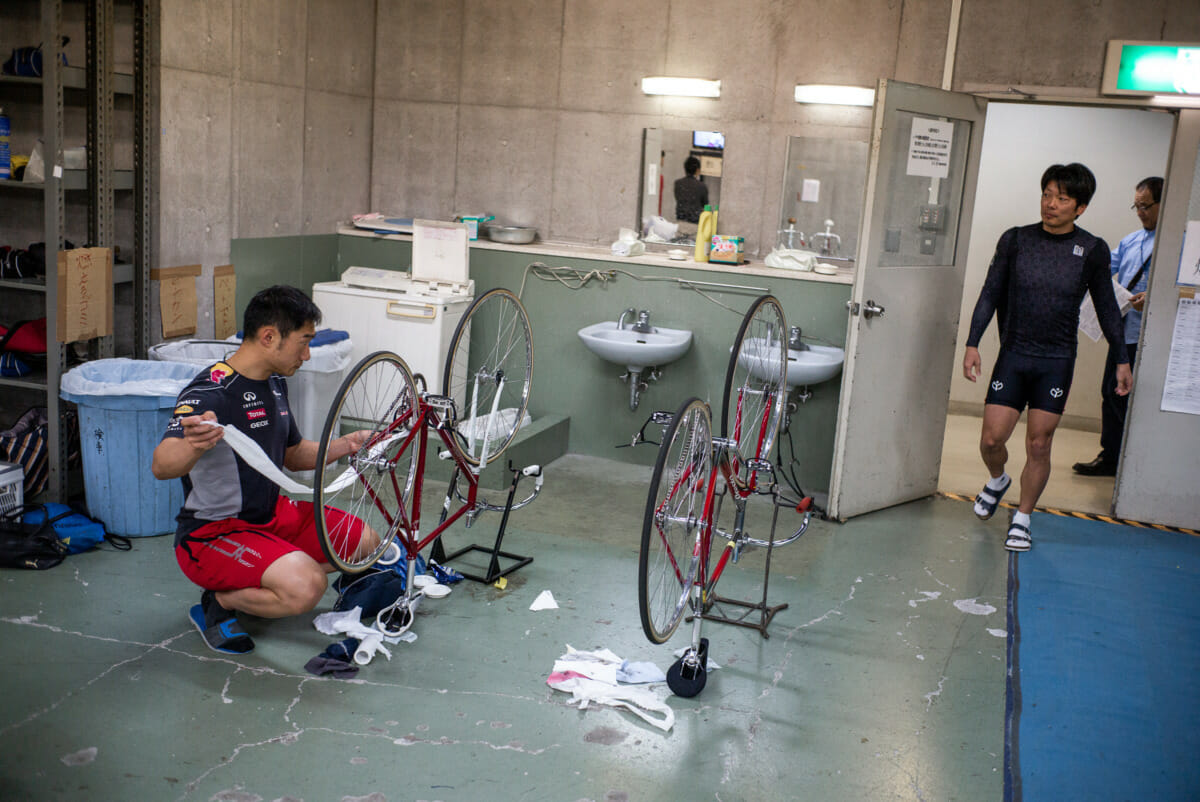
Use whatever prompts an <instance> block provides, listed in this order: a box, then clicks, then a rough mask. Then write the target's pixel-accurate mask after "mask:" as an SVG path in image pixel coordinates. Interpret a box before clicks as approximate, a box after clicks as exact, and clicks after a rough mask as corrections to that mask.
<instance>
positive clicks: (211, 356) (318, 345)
mask: <svg viewBox="0 0 1200 802" xmlns="http://www.w3.org/2000/svg"><path fill="white" fill-rule="evenodd" d="M241 344H242V337H241V332H238V333H237V334H235V335H234V336H232V337H230V338H229V339H227V340H173V341H171V342H164V343H159V344H158V345H154V346H151V347H150V351H149V355H150V358H151V359H154V360H164V361H173V362H191V363H192V364H194V365H199V366H200V367H205V366H207V365H211V364H212V363H213V362H216V361H218V360H221V359H225V358H226V357H228V356H229V355H230V354H232V353H233V352H234V351H236V350H237V348H238V346H239V345H241ZM353 349H354V343H352V342H351V341H350V334H349V333H348V332H345V331H340V330H338V329H319V330H318V331H317V333H316V335H315V336H313V338H312V341H311V342H310V343H309V354H310V359H309V360H308V361H307V362H305V363H304V364H303V365H301V366H300V370H302V371H315V372H317V373H340V372H341V371H343V370H345V369H346V368H348V367H350V355H351V352H352V351H353Z"/></svg>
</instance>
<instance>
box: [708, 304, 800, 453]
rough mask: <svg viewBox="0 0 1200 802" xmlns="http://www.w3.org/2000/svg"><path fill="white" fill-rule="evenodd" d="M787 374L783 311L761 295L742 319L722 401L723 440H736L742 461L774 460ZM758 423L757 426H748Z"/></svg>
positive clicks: (785, 394) (730, 357)
mask: <svg viewBox="0 0 1200 802" xmlns="http://www.w3.org/2000/svg"><path fill="white" fill-rule="evenodd" d="M786 376H787V326H786V324H785V322H784V317H783V307H782V306H780V304H779V301H778V300H777V299H776V298H775V297H774V296H771V295H763V296H761V297H759V298H757V299H756V300H755V301H754V303H753V304H751V306H750V309H749V310H748V311H747V312H746V316H745V317H744V318H742V325H741V326H740V327H739V329H738V333H737V337H736V338H735V339H734V341H733V348H732V349H730V353H729V367H728V369H727V370H726V371H725V392H724V394H723V395H722V397H721V436H722V437H726V438H734V439H736V440H737V447H736V450H737V457H738V460H739V462H741V463H744V462H745V461H746V460H749V459H757V460H766V459H769V458H770V454H771V449H772V448H773V447H774V445H775V438H776V437H777V436H778V434H779V422H780V420H781V419H782V418H783V409H784V405H785V404H786V402H787V382H786ZM731 402H732V404H733V406H732V408H731V406H730V404H731ZM768 404H769V406H768ZM754 421H757V422H758V425H757V426H752V425H747V424H750V423H751V422H754Z"/></svg>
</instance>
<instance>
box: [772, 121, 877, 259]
mask: <svg viewBox="0 0 1200 802" xmlns="http://www.w3.org/2000/svg"><path fill="white" fill-rule="evenodd" d="M866 187H867V143H866V142H855V141H853V140H846V139H825V138H821V137H808V136H790V137H788V147H787V166H786V168H785V171H784V175H783V199H782V201H781V203H780V204H779V236H778V238H777V239H776V242H775V246H776V247H779V246H782V247H792V248H797V249H804V250H810V251H815V252H816V253H817V254H819V255H820V256H821V257H822V258H823V259H825V258H828V259H851V260H852V259H853V258H854V254H855V250H856V249H857V248H858V223H859V218H860V216H861V215H862V205H863V193H864V192H865V191H866ZM791 221H794V222H791ZM789 243H790V245H789Z"/></svg>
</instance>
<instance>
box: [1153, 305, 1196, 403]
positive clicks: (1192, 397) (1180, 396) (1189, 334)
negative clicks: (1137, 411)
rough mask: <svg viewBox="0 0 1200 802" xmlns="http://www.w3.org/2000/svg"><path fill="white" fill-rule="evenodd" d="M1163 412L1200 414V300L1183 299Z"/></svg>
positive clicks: (1165, 388) (1176, 318) (1168, 361)
mask: <svg viewBox="0 0 1200 802" xmlns="http://www.w3.org/2000/svg"><path fill="white" fill-rule="evenodd" d="M1162 410H1163V412H1185V413H1187V414H1189V415H1200V299H1198V298H1180V299H1179V309H1178V310H1176V312H1175V331H1174V333H1173V334H1172V335H1171V353H1170V355H1169V356H1168V357H1167V378H1166V381H1164V382H1163V395H1162Z"/></svg>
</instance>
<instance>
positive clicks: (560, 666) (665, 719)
mask: <svg viewBox="0 0 1200 802" xmlns="http://www.w3.org/2000/svg"><path fill="white" fill-rule="evenodd" d="M623 676H624V677H628V678H630V679H627V680H624V681H626V682H638V683H649V682H662V681H665V680H666V678H667V677H666V674H664V673H663V672H662V671H660V670H659V669H658V667H657V666H655V665H654V664H653V663H630V662H629V661H628V660H624V659H622V658H621V657H619V656H618V655H616V654H614V653H613V652H612V651H611V650H609V649H600V650H598V651H581V650H579V649H575V648H574V647H572V646H571V645H570V644H567V653H566V654H564V655H563V656H562V657H560V658H558V659H557V660H555V661H554V669H553V670H552V671H551V673H550V677H549V679H547V680H546V684H547V685H549V686H550V687H551V688H554V689H555V690H558V691H563V692H564V693H569V694H571V701H570V702H569V703H568V704H578V705H579V709H580V710H586V709H587V707H588V705H589V704H591V703H592V702H595V703H596V704H601V705H607V706H609V707H620V708H624V709H625V710H628V711H630V712H631V713H633V714H634V715H636V716H638V717H639V718H641V719H643V720H644V721H646V722H648V723H649V724H652V725H654V726H655V727H658V728H659V729H660V730H664V731H666V730H669V729H671V727H672V726H673V725H674V724H675V711H674V710H672V709H671V708H670V707H668V706H667V703H666V702H665V701H664V700H663V699H661V698H660V697H659V696H658V695H657V694H655V693H654V691H652V690H650V689H649V688H634V687H630V686H629V685H619V684H618V681H619V680H621V677H623ZM655 714H657V715H655Z"/></svg>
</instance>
